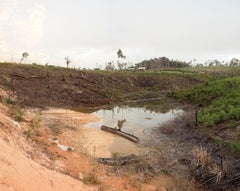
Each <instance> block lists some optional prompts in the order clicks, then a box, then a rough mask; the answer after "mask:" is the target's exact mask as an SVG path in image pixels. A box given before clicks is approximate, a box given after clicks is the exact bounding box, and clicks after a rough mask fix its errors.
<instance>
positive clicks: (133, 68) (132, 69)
mask: <svg viewBox="0 0 240 191" xmlns="http://www.w3.org/2000/svg"><path fill="white" fill-rule="evenodd" d="M127 70H128V71H134V70H136V68H135V67H134V66H130V67H127Z"/></svg>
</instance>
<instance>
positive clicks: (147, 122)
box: [87, 106, 183, 137]
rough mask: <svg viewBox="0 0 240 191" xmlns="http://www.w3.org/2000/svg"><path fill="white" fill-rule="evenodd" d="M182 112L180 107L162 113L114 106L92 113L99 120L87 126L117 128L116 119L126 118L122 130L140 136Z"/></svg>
mask: <svg viewBox="0 0 240 191" xmlns="http://www.w3.org/2000/svg"><path fill="white" fill-rule="evenodd" d="M182 113H183V110H180V109H171V110H169V111H168V112H165V113H162V112H155V111H150V110H147V109H145V108H138V107H128V106H124V107H118V106H116V107H114V108H113V109H111V110H107V109H101V110H98V111H96V112H94V113H92V114H94V115H96V116H98V117H99V118H101V120H100V121H98V122H95V123H89V124H87V126H89V127H95V128H100V127H101V126H102V125H106V126H109V127H112V128H117V123H118V120H126V122H124V123H123V128H122V131H125V132H128V133H132V134H134V135H136V136H139V137H142V136H145V135H146V133H147V132H148V130H150V129H152V128H154V127H157V126H159V125H161V124H163V123H166V122H167V121H169V120H172V119H174V118H175V117H177V116H178V115H180V114H182Z"/></svg>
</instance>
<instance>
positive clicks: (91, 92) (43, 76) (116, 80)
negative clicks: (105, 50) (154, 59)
mask: <svg viewBox="0 0 240 191" xmlns="http://www.w3.org/2000/svg"><path fill="white" fill-rule="evenodd" d="M200 82H202V79H201V78H200V77H198V76H194V75H176V74H170V73H169V74H167V75H166V74H161V73H149V72H126V71H125V72H123V71H114V72H106V71H84V70H74V69H66V68H61V67H54V66H39V65H19V64H12V63H1V64H0V85H1V86H2V87H4V88H5V89H7V90H9V91H11V92H14V93H15V94H16V95H17V97H18V99H17V100H16V102H17V104H19V105H21V106H31V107H47V106H50V107H71V106H77V107H79V106H87V107H89V106H100V105H106V104H111V103H118V102H123V101H127V100H136V99H147V98H157V97H160V96H162V95H163V94H165V93H167V92H170V91H176V90H180V89H184V88H187V87H191V86H193V85H196V84H198V83H200ZM9 98H11V95H9Z"/></svg>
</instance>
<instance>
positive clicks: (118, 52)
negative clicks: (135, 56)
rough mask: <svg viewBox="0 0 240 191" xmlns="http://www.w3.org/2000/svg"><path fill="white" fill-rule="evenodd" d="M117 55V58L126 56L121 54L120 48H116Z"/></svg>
mask: <svg viewBox="0 0 240 191" xmlns="http://www.w3.org/2000/svg"><path fill="white" fill-rule="evenodd" d="M117 56H118V58H123V59H125V58H126V56H124V55H123V52H122V50H121V49H118V51H117Z"/></svg>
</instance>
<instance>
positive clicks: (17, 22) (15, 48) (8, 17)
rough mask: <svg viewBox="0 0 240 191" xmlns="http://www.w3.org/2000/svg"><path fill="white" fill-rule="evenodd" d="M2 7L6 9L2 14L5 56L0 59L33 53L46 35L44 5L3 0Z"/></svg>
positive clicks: (1, 43)
mask: <svg viewBox="0 0 240 191" xmlns="http://www.w3.org/2000/svg"><path fill="white" fill-rule="evenodd" d="M0 7H4V9H2V10H1V12H0V34H1V36H0V51H1V53H2V54H3V55H1V58H0V59H4V58H5V59H9V57H10V56H15V54H19V53H20V52H23V51H31V49H33V48H34V47H35V46H37V44H38V43H39V41H40V40H41V38H42V36H43V33H44V23H45V18H46V10H45V8H44V5H43V4H41V3H40V1H39V2H38V1H31V0H21V1H19V0H2V1H1V2H0ZM20 55H21V54H20ZM7 61H8V60H7Z"/></svg>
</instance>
